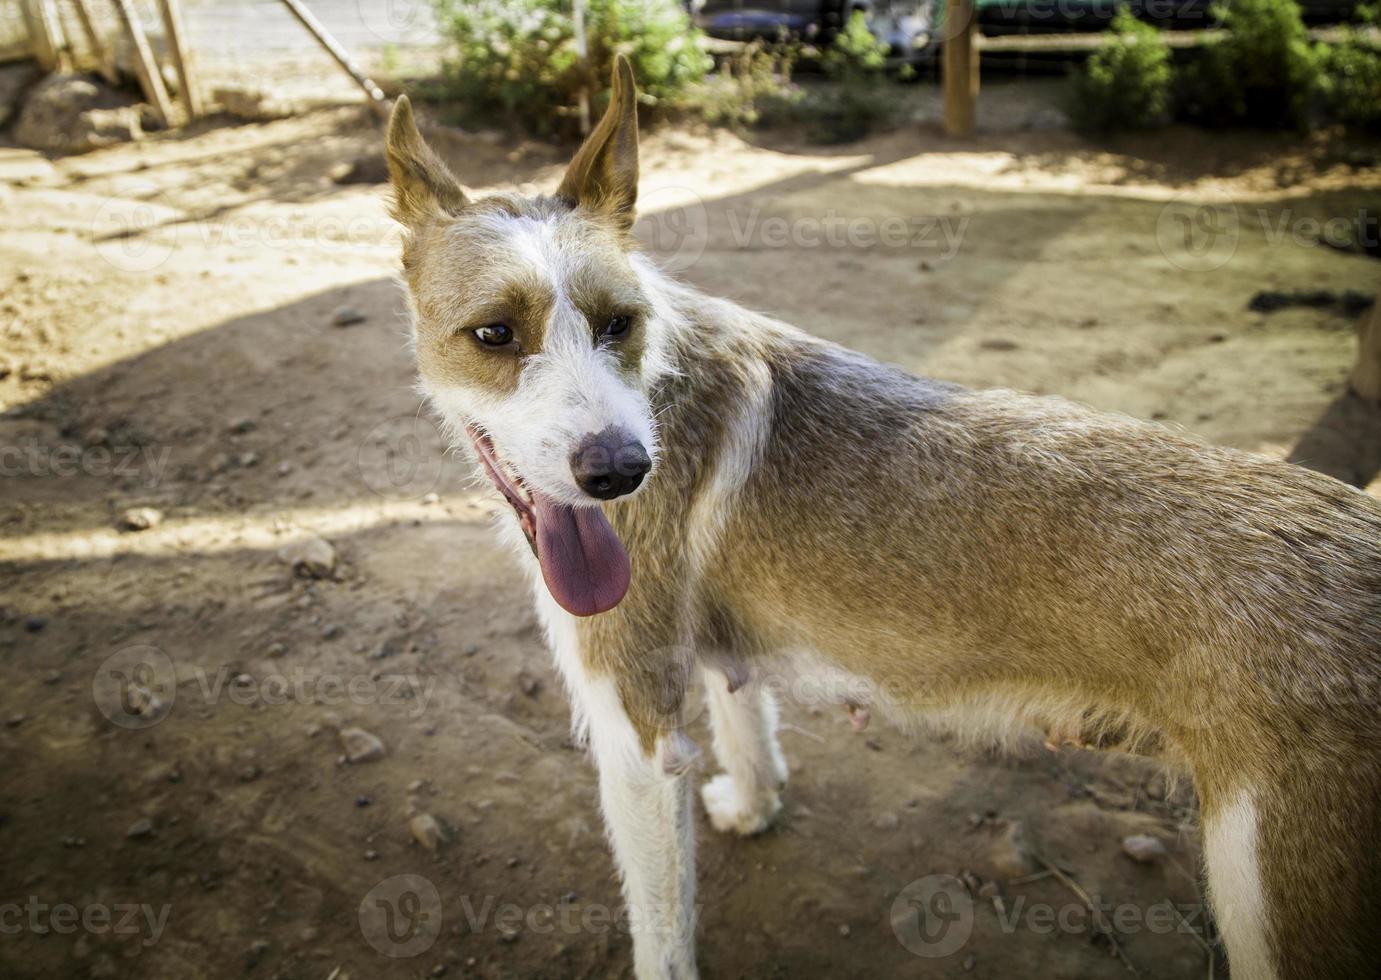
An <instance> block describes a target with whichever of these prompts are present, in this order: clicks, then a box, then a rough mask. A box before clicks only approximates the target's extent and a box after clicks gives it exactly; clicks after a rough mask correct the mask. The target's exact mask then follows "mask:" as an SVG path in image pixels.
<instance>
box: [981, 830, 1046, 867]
mask: <svg viewBox="0 0 1381 980" xmlns="http://www.w3.org/2000/svg"><path fill="white" fill-rule="evenodd" d="M988 859H989V863H990V864H991V865H992V867H993V870H995V871H996V872H997V873H998V874H999V875H1001V876H1002V877H1003V878H1021V877H1023V876H1025V875H1028V874H1030V873H1031V872H1033V871H1035V870H1036V859H1035V857H1034V856H1033V855H1032V854H1031V848H1030V845H1029V844H1028V843H1027V837H1026V828H1025V827H1024V826H1023V825H1022V824H1021V822H1020V821H1017V820H1013V821H1012V822H1011V823H1009V824H1008V825H1007V830H1006V831H1005V832H1004V833H1003V835H1002V836H1001V837H999V838H998V839H997V840H995V841H994V842H993V846H992V848H991V849H990V850H989V852H988Z"/></svg>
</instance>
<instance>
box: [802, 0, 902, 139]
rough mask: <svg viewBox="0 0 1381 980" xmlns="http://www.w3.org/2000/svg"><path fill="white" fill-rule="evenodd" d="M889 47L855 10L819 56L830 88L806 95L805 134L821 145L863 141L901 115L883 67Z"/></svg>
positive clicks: (814, 90)
mask: <svg viewBox="0 0 1381 980" xmlns="http://www.w3.org/2000/svg"><path fill="white" fill-rule="evenodd" d="M887 51H888V48H887V44H886V42H884V41H880V40H878V39H877V38H876V37H874V36H873V32H872V31H870V30H868V22H867V20H866V18H865V17H864V15H863V12H862V11H859V10H856V11H854V13H853V16H852V17H850V18H849V22H848V24H846V25H845V27H844V29H843V30H842V31H840V32H839V34H837V35H836V36H835V39H834V43H833V44H831V45H830V47H829V48H827V49H826V50H825V52H824V54H823V56H822V57H821V64H822V65H823V67H824V69H825V74H826V76H827V77H828V78H829V80H830V82H831V83H832V84H830V85H822V86H818V87H815V88H813V89H811V90H809V91H807V92H806V93H805V95H804V97H803V98H802V99H801V102H800V107H799V114H800V116H801V118H802V119H804V120H805V122H806V124H807V135H808V136H809V137H810V138H811V139H812V140H814V141H816V142H817V143H848V142H851V141H853V140H857V139H862V138H863V137H864V136H867V135H868V134H869V133H871V132H872V131H873V130H874V129H876V128H877V127H878V126H879V125H882V124H884V123H887V122H891V121H893V120H894V119H895V117H896V115H897V108H896V106H897V101H898V100H897V96H896V93H895V92H893V91H892V90H891V87H890V86H889V85H888V84H887V76H886V74H884V72H883V70H882V69H883V67H884V66H885V65H886V63H887Z"/></svg>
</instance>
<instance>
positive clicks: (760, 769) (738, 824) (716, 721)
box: [700, 670, 786, 835]
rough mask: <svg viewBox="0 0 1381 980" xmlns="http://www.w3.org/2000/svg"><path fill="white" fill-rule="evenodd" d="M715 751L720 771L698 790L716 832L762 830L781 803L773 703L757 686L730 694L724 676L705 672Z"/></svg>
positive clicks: (781, 765) (782, 765) (782, 767)
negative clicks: (720, 767)
mask: <svg viewBox="0 0 1381 980" xmlns="http://www.w3.org/2000/svg"><path fill="white" fill-rule="evenodd" d="M705 688H706V699H707V700H708V702H709V705H710V723H711V726H712V727H713V729H714V752H715V756H716V757H717V758H718V759H719V764H720V765H721V766H723V767H724V772H722V773H720V774H719V775H718V776H715V777H714V778H713V779H711V780H710V781H709V782H707V783H705V785H704V786H702V787H701V789H700V796H701V799H703V800H704V802H705V812H706V813H708V814H709V816H710V823H712V824H713V825H714V827H715V829H716V830H721V831H726V832H727V831H733V832H735V833H739V834H744V835H749V834H756V833H760V832H761V831H763V830H765V829H767V826H768V825H769V824H770V823H771V822H772V818H773V817H775V816H776V815H777V812H778V811H779V810H780V809H781V807H782V804H781V800H780V797H779V795H778V794H779V793H780V791H781V789H782V787H783V786H784V785H785V784H786V760H784V759H783V758H782V750H781V746H780V745H778V743H777V704H776V702H775V701H774V700H773V698H772V693H771V692H770V691H768V690H767V689H766V688H765V687H762V686H760V685H758V684H747V685H745V686H743V687H740V688H738V689H737V690H735V691H733V692H730V690H729V685H728V684H726V683H725V678H724V675H723V674H721V673H720V672H719V671H717V670H706V671H705Z"/></svg>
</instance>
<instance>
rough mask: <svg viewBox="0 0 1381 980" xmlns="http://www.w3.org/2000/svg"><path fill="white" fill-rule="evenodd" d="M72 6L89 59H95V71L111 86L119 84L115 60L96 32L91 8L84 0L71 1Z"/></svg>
mask: <svg viewBox="0 0 1381 980" xmlns="http://www.w3.org/2000/svg"><path fill="white" fill-rule="evenodd" d="M72 6H74V7H76V8H77V20H79V21H80V22H81V26H82V34H83V36H85V38H86V46H87V47H88V48H90V49H91V57H93V58H95V59H96V70H97V71H98V72H100V73H101V77H102V78H104V79H105V80H106V81H107V82H109V83H110V84H111V85H118V84H120V74H119V72H117V71H116V70H115V59H114V57H112V56H111V53H110V50H109V49H108V48H107V47H106V45H105V41H104V40H103V39H102V38H101V35H100V33H99V32H98V31H97V30H96V21H95V20H93V19H92V17H91V8H90V7H89V6H87V3H86V0H72Z"/></svg>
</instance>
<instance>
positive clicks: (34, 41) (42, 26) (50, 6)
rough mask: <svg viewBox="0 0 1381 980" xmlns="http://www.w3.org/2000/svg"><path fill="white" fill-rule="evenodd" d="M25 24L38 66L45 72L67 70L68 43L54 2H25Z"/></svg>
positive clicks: (42, 0) (35, 0)
mask: <svg viewBox="0 0 1381 980" xmlns="http://www.w3.org/2000/svg"><path fill="white" fill-rule="evenodd" d="M24 23H25V26H26V27H27V28H28V31H29V50H30V51H31V52H32V53H33V56H34V60H35V61H37V62H38V66H39V67H40V68H42V69H43V70H44V71H59V70H61V69H62V68H65V67H66V65H65V64H64V61H65V60H66V58H65V49H66V47H67V42H66V40H65V39H64V38H63V35H62V21H60V20H58V15H57V7H56V6H55V5H54V3H53V0H24Z"/></svg>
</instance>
